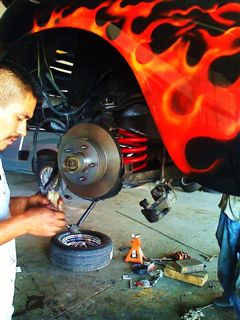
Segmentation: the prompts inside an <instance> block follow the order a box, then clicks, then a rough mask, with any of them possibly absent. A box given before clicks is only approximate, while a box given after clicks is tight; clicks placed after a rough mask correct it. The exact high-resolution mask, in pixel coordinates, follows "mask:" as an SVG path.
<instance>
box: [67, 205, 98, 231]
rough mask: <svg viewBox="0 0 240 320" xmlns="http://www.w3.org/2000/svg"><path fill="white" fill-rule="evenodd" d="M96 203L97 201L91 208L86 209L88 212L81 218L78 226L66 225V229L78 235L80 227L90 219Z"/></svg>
mask: <svg viewBox="0 0 240 320" xmlns="http://www.w3.org/2000/svg"><path fill="white" fill-rule="evenodd" d="M96 203H97V202H96V201H93V202H92V203H91V204H90V206H89V207H88V208H87V209H86V211H85V212H84V213H83V215H82V216H81V218H80V219H79V220H78V222H77V223H76V224H71V225H66V227H67V228H68V229H69V231H70V232H71V233H77V232H78V231H79V227H80V225H81V224H82V223H83V221H84V220H85V219H86V218H87V217H88V215H89V214H90V212H91V211H92V209H93V208H94V207H95V205H96Z"/></svg>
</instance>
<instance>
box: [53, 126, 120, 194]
mask: <svg viewBox="0 0 240 320" xmlns="http://www.w3.org/2000/svg"><path fill="white" fill-rule="evenodd" d="M58 167H59V171H60V174H61V176H62V178H63V180H64V181H65V183H66V184H67V186H68V187H69V189H70V190H71V191H72V192H73V193H75V194H76V195H78V196H80V197H82V198H86V199H89V200H95V199H105V198H108V197H110V196H112V195H113V194H112V193H113V191H114V192H115V191H117V192H118V191H119V190H120V188H121V186H120V184H121V183H120V173H121V170H122V157H121V152H120V150H119V147H118V143H117V142H116V141H115V139H114V138H113V137H112V136H111V134H110V133H109V132H108V131H107V130H105V129H103V128H102V127H100V126H99V125H96V124H91V123H82V124H79V125H77V126H75V127H73V128H71V129H70V130H69V131H68V132H67V133H66V134H65V135H64V136H63V138H62V141H61V144H60V147H59V152H58ZM115 194H116V192H115Z"/></svg>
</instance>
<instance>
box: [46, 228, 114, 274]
mask: <svg viewBox="0 0 240 320" xmlns="http://www.w3.org/2000/svg"><path fill="white" fill-rule="evenodd" d="M112 256H113V245H112V240H111V239H110V238H109V237H108V236H107V235H105V234H103V233H101V232H97V231H90V230H81V231H79V232H77V233H71V232H68V231H65V232H60V233H58V234H57V235H55V236H54V237H53V238H52V239H51V243H50V252H49V258H50V261H51V262H52V264H53V265H55V266H57V267H59V268H62V269H65V270H68V271H74V272H88V271H95V270H99V269H102V268H104V267H106V266H107V265H108V264H109V263H110V261H111V259H112Z"/></svg>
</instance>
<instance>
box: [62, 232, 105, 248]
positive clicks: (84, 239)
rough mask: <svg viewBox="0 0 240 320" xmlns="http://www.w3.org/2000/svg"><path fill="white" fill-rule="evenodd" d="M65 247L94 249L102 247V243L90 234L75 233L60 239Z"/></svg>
mask: <svg viewBox="0 0 240 320" xmlns="http://www.w3.org/2000/svg"><path fill="white" fill-rule="evenodd" d="M59 241H61V242H62V243H63V244H64V245H65V246H68V247H73V248H92V247H98V246H100V245H101V243H102V241H101V239H100V238H98V237H96V236H92V235H90V234H82V233H74V234H69V235H65V236H64V237H59Z"/></svg>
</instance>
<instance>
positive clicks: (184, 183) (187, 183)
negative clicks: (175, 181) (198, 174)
mask: <svg viewBox="0 0 240 320" xmlns="http://www.w3.org/2000/svg"><path fill="white" fill-rule="evenodd" d="M180 187H181V188H182V189H183V191H185V192H194V191H197V190H199V189H200V188H201V187H202V186H201V185H200V184H199V183H197V182H194V181H192V180H190V179H189V178H187V177H182V178H181V180H180Z"/></svg>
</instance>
